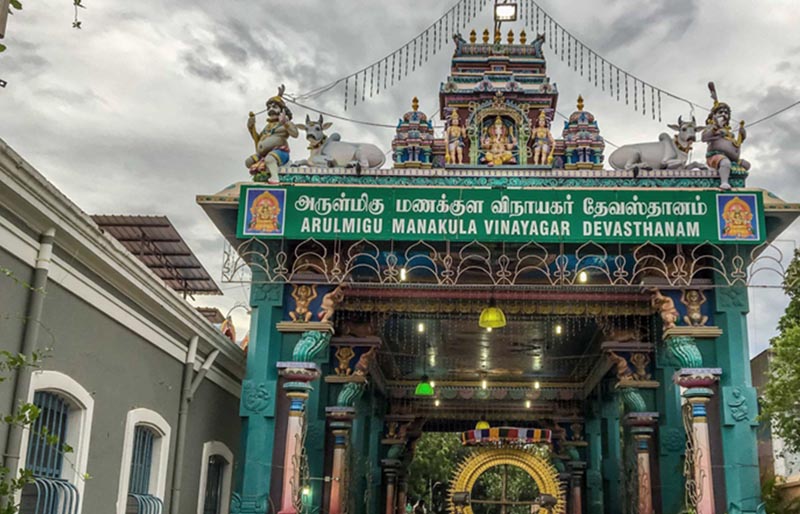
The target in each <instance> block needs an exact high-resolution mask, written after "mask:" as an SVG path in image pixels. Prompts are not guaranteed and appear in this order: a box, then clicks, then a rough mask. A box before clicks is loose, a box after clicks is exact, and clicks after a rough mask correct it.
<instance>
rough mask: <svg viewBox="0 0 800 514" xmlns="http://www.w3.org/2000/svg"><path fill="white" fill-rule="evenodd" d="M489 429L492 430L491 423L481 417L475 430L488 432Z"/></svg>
mask: <svg viewBox="0 0 800 514" xmlns="http://www.w3.org/2000/svg"><path fill="white" fill-rule="evenodd" d="M487 428H491V427H490V426H489V422H488V421H486V418H484V417H481V419H480V421H478V423H477V424H476V425H475V430H486V429H487Z"/></svg>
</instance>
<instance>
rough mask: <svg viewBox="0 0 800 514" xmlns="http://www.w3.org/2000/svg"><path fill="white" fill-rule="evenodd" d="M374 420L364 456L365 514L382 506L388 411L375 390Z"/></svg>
mask: <svg viewBox="0 0 800 514" xmlns="http://www.w3.org/2000/svg"><path fill="white" fill-rule="evenodd" d="M371 400H372V402H371V407H372V418H371V419H370V427H369V440H368V441H367V450H366V451H365V452H364V455H365V456H366V457H367V459H368V460H367V464H366V465H367V466H368V471H367V473H366V477H367V480H366V485H365V490H364V503H365V505H366V509H365V512H366V513H367V514H370V513H373V512H375V513H377V512H380V510H379V509H380V505H381V457H382V456H383V454H382V450H383V448H382V445H381V439H382V438H383V425H384V416H385V415H386V410H385V408H384V406H385V401H384V399H383V398H382V397H381V396H379V395H378V393H377V392H375V391H374V390H373V392H372V395H371Z"/></svg>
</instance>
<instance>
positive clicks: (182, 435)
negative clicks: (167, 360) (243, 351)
mask: <svg viewBox="0 0 800 514" xmlns="http://www.w3.org/2000/svg"><path fill="white" fill-rule="evenodd" d="M197 342H198V337H197V336H193V337H192V339H191V340H190V341H189V350H188V351H187V352H186V360H185V361H184V362H183V387H182V388H181V407H180V410H179V411H178V436H177V439H176V441H175V460H174V462H175V464H174V467H173V469H174V471H173V472H172V494H171V495H170V501H169V512H170V514H178V511H179V509H180V503H181V481H182V480H183V454H184V451H185V448H186V426H187V423H188V421H189V404H190V403H191V401H192V399H193V398H194V394H195V393H196V392H197V388H198V387H200V383H201V382H202V381H203V379H204V378H205V376H206V374H208V370H210V369H211V366H213V365H214V361H215V360H216V359H217V356H218V355H219V350H214V351H213V352H211V353H210V354H209V355H208V357H206V360H205V362H203V365H202V366H201V367H200V370H199V371H198V372H197V375H196V376H195V375H194V361H195V360H196V359H197Z"/></svg>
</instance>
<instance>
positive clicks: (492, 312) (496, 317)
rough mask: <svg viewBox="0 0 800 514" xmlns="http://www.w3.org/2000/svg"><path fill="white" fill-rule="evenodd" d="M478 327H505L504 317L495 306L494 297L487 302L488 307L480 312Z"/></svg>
mask: <svg viewBox="0 0 800 514" xmlns="http://www.w3.org/2000/svg"><path fill="white" fill-rule="evenodd" d="M478 325H479V326H480V327H481V328H502V327H504V326H506V315H505V314H504V313H503V311H502V310H501V309H500V307H498V306H497V304H496V303H495V300H494V297H492V299H491V300H489V306H488V307H486V308H485V309H483V311H481V317H480V319H479V320H478Z"/></svg>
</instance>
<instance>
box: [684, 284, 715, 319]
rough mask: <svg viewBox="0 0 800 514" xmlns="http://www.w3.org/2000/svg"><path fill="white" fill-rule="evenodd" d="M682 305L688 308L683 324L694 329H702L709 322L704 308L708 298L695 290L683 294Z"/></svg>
mask: <svg viewBox="0 0 800 514" xmlns="http://www.w3.org/2000/svg"><path fill="white" fill-rule="evenodd" d="M681 303H682V304H684V305H685V306H686V316H684V317H683V322H684V323H686V324H687V325H689V326H692V327H702V326H703V325H705V324H706V323H707V322H708V316H703V313H702V310H701V309H702V307H703V304H704V303H706V296H705V295H704V294H703V293H702V292H701V291H697V290H695V289H691V290H689V291H683V292H682V293H681Z"/></svg>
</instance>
